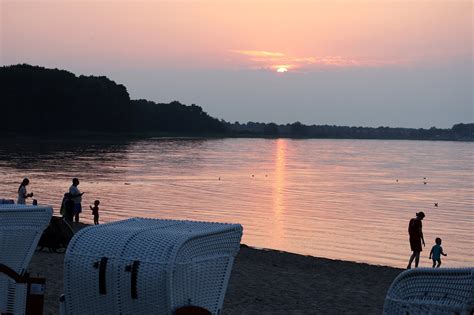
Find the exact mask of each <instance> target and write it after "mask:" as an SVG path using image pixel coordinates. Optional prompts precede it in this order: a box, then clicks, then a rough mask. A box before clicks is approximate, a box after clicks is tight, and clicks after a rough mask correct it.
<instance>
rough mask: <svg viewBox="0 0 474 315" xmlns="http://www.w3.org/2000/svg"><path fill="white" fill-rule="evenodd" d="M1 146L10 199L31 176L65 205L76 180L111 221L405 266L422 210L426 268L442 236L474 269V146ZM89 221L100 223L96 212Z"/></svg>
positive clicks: (2, 189) (49, 197)
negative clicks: (223, 232)
mask: <svg viewBox="0 0 474 315" xmlns="http://www.w3.org/2000/svg"><path fill="white" fill-rule="evenodd" d="M1 141H2V145H1V146H0V176H1V181H0V198H12V199H16V191H17V188H18V185H19V183H20V182H21V179H22V178H23V177H28V178H30V181H31V183H30V186H29V187H28V191H29V192H34V194H35V198H36V199H38V200H39V202H40V203H45V204H51V205H52V206H53V208H54V209H55V211H57V210H58V208H59V204H60V201H61V199H62V195H63V193H64V192H66V191H67V190H68V187H69V185H70V181H71V178H72V177H78V178H79V179H80V180H81V184H80V186H79V188H80V189H81V191H84V192H86V193H85V195H84V200H83V206H85V207H87V208H88V205H89V204H92V203H93V201H94V200H95V199H99V200H100V201H101V207H100V211H101V218H100V220H101V222H109V221H114V220H120V219H125V218H129V217H134V216H141V217H152V218H172V219H189V220H203V221H218V222H233V223H234V222H235V223H241V224H242V225H243V226H244V236H243V243H246V244H248V245H251V246H256V247H264V248H274V249H280V250H284V251H290V252H295V253H300V254H307V255H313V256H320V257H328V258H333V259H343V260H352V261H358V262H366V263H371V264H382V265H390V266H396V267H405V266H406V263H407V260H408V257H409V255H410V248H409V245H408V235H407V224H408V221H409V219H410V218H411V217H413V216H414V215H415V212H417V211H420V210H423V211H424V212H425V213H426V218H425V220H424V221H423V224H424V234H425V240H426V247H425V248H424V252H423V253H422V260H421V265H422V266H430V264H431V262H430V261H429V260H428V255H429V251H430V248H431V246H432V245H433V244H434V239H435V238H436V237H441V238H442V239H443V244H442V245H443V247H444V250H445V252H447V253H448V256H447V257H443V266H446V267H459V266H474V254H473V253H474V236H473V235H474V233H473V231H474V207H473V206H474V163H473V162H474V160H473V149H474V144H473V143H463V142H431V141H382V140H289V139H276V140H266V139H219V140H215V139H150V140H145V141H112V142H110V141H108V142H105V141H100V140H95V141H90V140H87V141H81V142H80V143H79V142H77V143H76V142H74V141H65V140H49V141H46V140H43V141H38V140H12V139H10V140H6V139H3V140H1ZM424 178H426V179H424ZM397 180H398V182H397ZM424 182H426V184H425V183H424ZM435 203H438V207H435V206H434V204H435ZM82 219H83V221H86V222H92V215H91V212H90V210H87V209H86V210H85V211H84V212H83V214H82Z"/></svg>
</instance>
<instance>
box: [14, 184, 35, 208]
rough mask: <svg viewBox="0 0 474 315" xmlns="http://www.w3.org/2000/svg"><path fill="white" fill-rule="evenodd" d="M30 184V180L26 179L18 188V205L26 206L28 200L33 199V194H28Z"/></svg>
mask: <svg viewBox="0 0 474 315" xmlns="http://www.w3.org/2000/svg"><path fill="white" fill-rule="evenodd" d="M29 183H30V180H29V179H28V178H24V179H23V181H22V182H21V184H20V187H18V199H17V201H16V203H17V204H19V205H24V204H26V198H29V197H33V193H27V192H26V186H28V184H29Z"/></svg>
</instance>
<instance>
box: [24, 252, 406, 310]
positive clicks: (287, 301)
mask: <svg viewBox="0 0 474 315" xmlns="http://www.w3.org/2000/svg"><path fill="white" fill-rule="evenodd" d="M63 260H64V254H61V253H49V252H47V251H46V250H45V251H43V252H36V253H35V255H34V256H33V259H32V261H31V264H30V268H29V269H30V272H31V273H32V274H33V275H36V274H39V275H40V276H42V277H45V278H46V292H45V307H44V314H58V305H59V302H58V297H59V295H60V294H61V293H62V287H63V282H62V278H63ZM401 271H402V270H401V269H396V268H390V267H383V266H373V265H368V264H360V263H354V262H347V261H338V260H330V259H324V258H317V257H310V256H302V255H297V254H292V253H285V252H280V251H275V250H262V249H255V248H251V247H247V246H245V245H242V247H241V249H240V252H239V254H238V256H237V258H236V260H235V264H234V267H233V269H232V275H231V279H230V283H229V287H228V289H227V293H226V297H225V301H224V307H223V314H341V313H344V314H381V312H382V308H383V302H384V298H385V295H386V293H387V290H388V288H389V286H390V284H391V283H392V281H393V280H394V279H395V277H396V276H397V275H398V274H399V273H400V272H401Z"/></svg>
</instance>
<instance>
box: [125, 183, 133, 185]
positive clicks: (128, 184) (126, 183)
mask: <svg viewBox="0 0 474 315" xmlns="http://www.w3.org/2000/svg"><path fill="white" fill-rule="evenodd" d="M123 184H124V185H131V184H130V183H123Z"/></svg>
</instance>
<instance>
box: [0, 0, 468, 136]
mask: <svg viewBox="0 0 474 315" xmlns="http://www.w3.org/2000/svg"><path fill="white" fill-rule="evenodd" d="M0 10H1V15H0V18H1V22H0V27H1V38H0V39H1V41H0V45H1V46H0V48H1V49H0V61H1V64H2V65H10V64H17V63H29V64H34V65H41V66H45V67H53V68H61V69H66V70H69V71H72V72H74V73H76V74H78V75H79V74H86V75H106V76H108V77H109V78H111V79H112V80H114V81H116V82H118V83H122V84H124V85H125V86H126V87H127V88H128V91H129V93H130V96H131V97H132V98H133V99H138V98H146V99H149V100H153V101H156V102H169V101H172V100H179V101H181V102H183V103H186V104H191V103H195V104H197V105H200V106H202V107H203V108H204V110H205V111H207V112H208V113H209V114H210V115H212V116H214V117H217V118H222V119H225V120H227V121H231V122H233V121H236V120H237V121H240V122H247V121H260V122H271V121H273V122H276V123H288V122H290V123H291V122H294V121H301V122H303V123H306V124H336V125H351V126H381V125H383V126H391V127H397V126H400V127H431V126H436V127H451V126H452V125H453V124H455V123H459V122H472V121H473V106H474V105H473V92H472V87H473V74H472V73H473V33H472V32H473V5H472V1H456V0H403V1H393V0H378V1H375V0H373V1H368V0H325V1H323V0H320V1H317V0H316V1H298V0H296V1H294V0H281V1H278V0H276V1H234V0H220V1H219V0H215V1H194V0H176V1H151V0H148V1H147V0H141V1H132V0H129V1H115V0H103V1H92V0H89V1H85V0H84V1H77V0H76V1H72V0H48V1H43V0H35V1H25V0H0Z"/></svg>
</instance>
